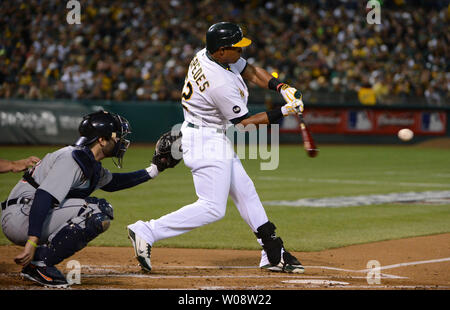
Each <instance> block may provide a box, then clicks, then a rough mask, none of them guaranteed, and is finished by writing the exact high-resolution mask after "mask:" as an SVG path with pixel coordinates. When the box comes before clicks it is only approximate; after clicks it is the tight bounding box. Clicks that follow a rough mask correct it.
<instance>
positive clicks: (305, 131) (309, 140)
mask: <svg viewBox="0 0 450 310" xmlns="http://www.w3.org/2000/svg"><path fill="white" fill-rule="evenodd" d="M294 96H295V98H297V99H301V98H302V94H301V93H300V92H299V91H297V92H296V93H295V94H294ZM298 118H299V120H300V124H299V125H300V130H301V132H302V139H303V148H304V149H305V151H306V153H307V154H308V156H309V157H316V156H317V154H318V153H319V149H318V148H317V147H316V143H315V142H314V139H313V137H312V134H311V131H310V130H309V128H308V126H306V122H305V119H304V118H303V113H302V112H298Z"/></svg>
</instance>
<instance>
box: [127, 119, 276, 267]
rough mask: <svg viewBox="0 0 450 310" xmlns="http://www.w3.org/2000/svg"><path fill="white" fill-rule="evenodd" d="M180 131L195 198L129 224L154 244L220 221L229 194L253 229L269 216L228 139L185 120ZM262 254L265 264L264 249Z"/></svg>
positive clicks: (221, 134)
mask: <svg viewBox="0 0 450 310" xmlns="http://www.w3.org/2000/svg"><path fill="white" fill-rule="evenodd" d="M181 131H182V134H183V138H182V147H183V160H184V163H185V165H186V166H187V167H189V168H190V169H191V172H192V176H193V180H194V186H195V191H196V193H197V196H198V200H197V201H196V202H194V203H192V204H189V205H186V206H184V207H182V208H181V209H179V210H177V211H174V212H172V213H169V214H167V215H164V216H162V217H160V218H159V219H156V220H153V219H152V220H150V221H148V222H144V221H137V222H136V223H134V224H132V225H129V226H128V227H129V228H130V229H131V230H133V231H134V232H135V233H136V234H137V235H139V236H140V237H141V238H142V239H144V240H145V241H146V242H147V243H149V244H150V245H153V243H154V242H156V241H158V240H162V239H166V238H170V237H174V236H177V235H180V234H183V233H186V232H188V231H190V230H192V229H194V228H196V227H201V226H204V225H206V224H209V223H212V222H215V221H217V220H220V219H221V218H223V217H224V216H225V210H226V206H227V199H228V195H230V196H231V198H232V199H233V201H234V203H235V205H236V207H237V208H238V210H239V213H240V215H241V216H242V218H243V219H244V221H245V222H246V223H247V224H248V225H249V226H250V228H251V229H252V231H253V232H256V231H257V228H258V227H259V226H261V225H262V224H264V223H266V222H267V221H268V218H267V215H266V212H265V210H264V207H263V206H262V204H261V201H260V199H259V196H258V194H257V192H256V189H255V186H254V184H253V182H252V180H251V179H250V177H249V176H248V175H247V173H246V171H245V170H244V167H243V166H242V163H241V161H240V159H239V158H238V157H237V155H236V153H235V152H234V148H233V144H232V143H231V141H230V140H229V139H228V137H227V136H226V135H225V134H224V133H219V132H217V129H214V128H209V127H200V128H191V127H187V123H186V122H184V123H183V126H182V127H181ZM258 242H260V240H258ZM260 244H261V242H260ZM262 254H263V260H264V262H262V263H265V262H266V255H265V252H264V251H262Z"/></svg>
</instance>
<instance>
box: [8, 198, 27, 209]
mask: <svg viewBox="0 0 450 310" xmlns="http://www.w3.org/2000/svg"><path fill="white" fill-rule="evenodd" d="M30 201H31V199H30V198H23V197H19V198H14V199H10V200H5V201H3V202H2V210H5V209H6V208H7V207H9V206H11V205H16V204H21V203H22V204H27V203H29V202H30Z"/></svg>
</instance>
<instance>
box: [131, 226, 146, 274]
mask: <svg viewBox="0 0 450 310" xmlns="http://www.w3.org/2000/svg"><path fill="white" fill-rule="evenodd" d="M127 230H128V238H129V239H130V240H131V243H132V244H133V248H134V254H135V255H136V259H137V260H138V262H139V266H141V268H142V270H143V271H147V272H150V271H151V270H152V263H151V261H150V252H151V249H152V247H151V245H150V244H148V243H147V242H145V241H144V239H142V238H141V237H139V236H138V235H136V234H135V233H134V231H132V230H131V229H130V228H127Z"/></svg>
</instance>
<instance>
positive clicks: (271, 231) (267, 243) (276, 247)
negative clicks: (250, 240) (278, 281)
mask: <svg viewBox="0 0 450 310" xmlns="http://www.w3.org/2000/svg"><path fill="white" fill-rule="evenodd" d="M275 229H276V227H275V225H274V224H273V223H271V222H267V223H265V224H263V225H261V226H259V227H258V229H257V232H256V233H255V235H256V237H257V238H258V239H261V241H262V243H263V245H262V247H263V249H264V251H266V253H267V258H268V260H269V262H270V264H272V265H278V264H279V263H280V261H281V250H282V248H283V240H281V238H280V237H277V236H276V235H275Z"/></svg>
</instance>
